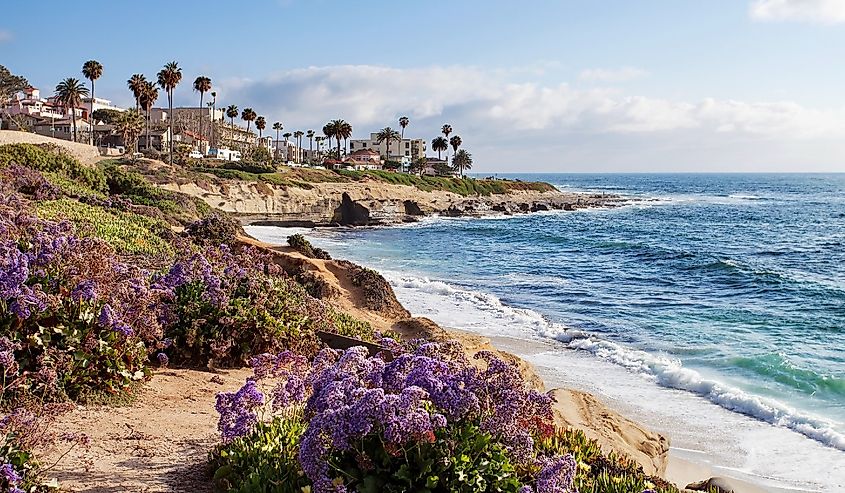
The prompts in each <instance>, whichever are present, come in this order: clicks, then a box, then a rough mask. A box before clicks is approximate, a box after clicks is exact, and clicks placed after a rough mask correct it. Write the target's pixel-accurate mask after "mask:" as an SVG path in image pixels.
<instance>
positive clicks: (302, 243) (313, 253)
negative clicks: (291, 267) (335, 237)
mask: <svg viewBox="0 0 845 493" xmlns="http://www.w3.org/2000/svg"><path fill="white" fill-rule="evenodd" d="M288 245H290V247H291V248H293V249H294V250H296V251H297V252H299V253H301V254H303V255H305V256H306V257H308V258H317V259H323V260H331V259H332V256H331V255H329V252H327V251H325V250H323V249H322V248H316V247H314V246H313V245H311V242H310V241H308V240H307V239H306V238H305V237H304V236H302V235H301V234H299V233H297V234H295V235H291V236H288Z"/></svg>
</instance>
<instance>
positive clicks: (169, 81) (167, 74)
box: [157, 62, 182, 165]
mask: <svg viewBox="0 0 845 493" xmlns="http://www.w3.org/2000/svg"><path fill="white" fill-rule="evenodd" d="M157 77H158V85H159V86H161V88H162V89H164V90H165V92H167V110H168V113H167V128H168V129H169V133H170V153H169V155H170V157H169V160H168V162H169V164H171V165H172V164H173V120H174V116H175V115H174V114H173V90H174V89H176V86H178V85H179V83H180V82H182V69H181V68H179V64H178V63H176V62H170V63H167V64H165V65H164V68H162V69H161V70H159V72H158V74H157Z"/></svg>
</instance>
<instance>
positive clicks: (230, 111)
mask: <svg viewBox="0 0 845 493" xmlns="http://www.w3.org/2000/svg"><path fill="white" fill-rule="evenodd" d="M226 116H228V117H229V118H231V119H232V128H233V129H234V128H235V118H237V117H238V107H237V106H235V105H234V104H230V105H229V107H228V108H226Z"/></svg>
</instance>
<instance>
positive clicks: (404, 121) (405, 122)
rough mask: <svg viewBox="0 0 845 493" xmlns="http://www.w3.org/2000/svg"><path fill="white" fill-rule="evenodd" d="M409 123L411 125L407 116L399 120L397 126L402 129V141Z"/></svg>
mask: <svg viewBox="0 0 845 493" xmlns="http://www.w3.org/2000/svg"><path fill="white" fill-rule="evenodd" d="M409 123H411V119H410V118H408V117H407V116H403V117H401V118H399V126H400V127H402V140H405V127H407V126H408V124H409Z"/></svg>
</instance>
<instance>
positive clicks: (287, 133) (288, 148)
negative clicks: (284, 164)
mask: <svg viewBox="0 0 845 493" xmlns="http://www.w3.org/2000/svg"><path fill="white" fill-rule="evenodd" d="M291 136H293V134H292V133H290V132H285V133H283V134H282V137H284V138H285V161H290V160H291V159H290V146H289V145H288V139H289V138H291Z"/></svg>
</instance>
